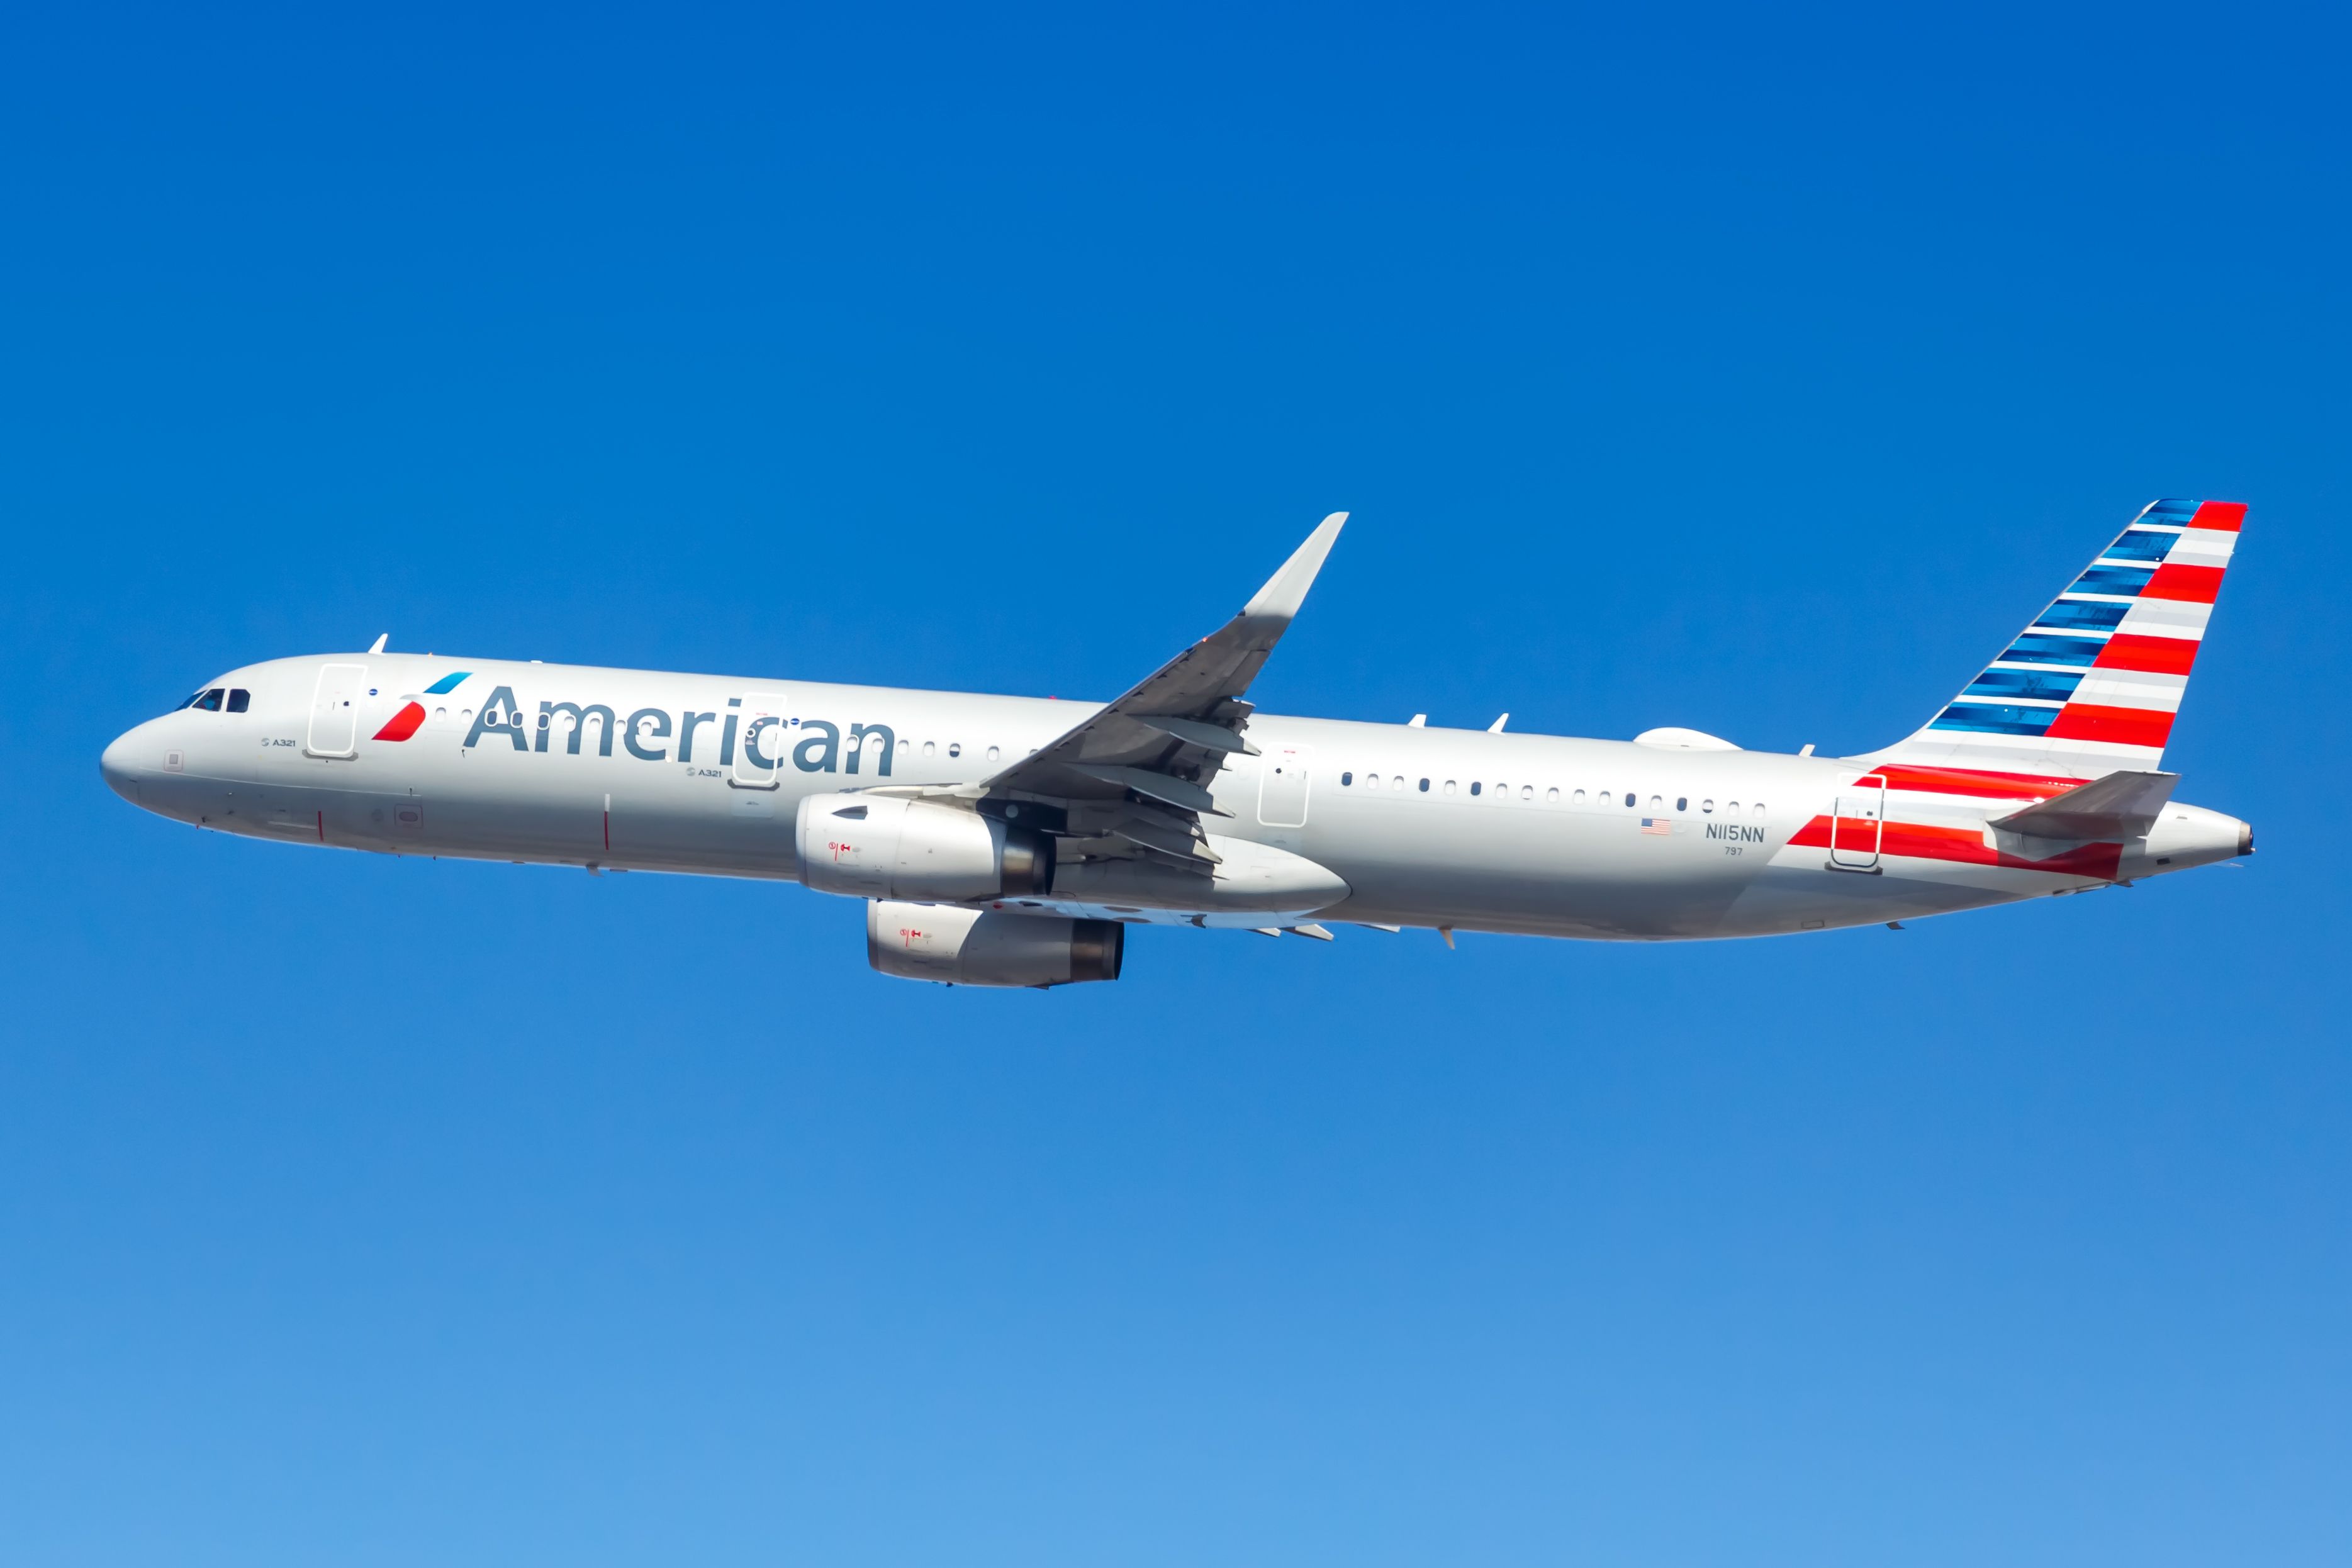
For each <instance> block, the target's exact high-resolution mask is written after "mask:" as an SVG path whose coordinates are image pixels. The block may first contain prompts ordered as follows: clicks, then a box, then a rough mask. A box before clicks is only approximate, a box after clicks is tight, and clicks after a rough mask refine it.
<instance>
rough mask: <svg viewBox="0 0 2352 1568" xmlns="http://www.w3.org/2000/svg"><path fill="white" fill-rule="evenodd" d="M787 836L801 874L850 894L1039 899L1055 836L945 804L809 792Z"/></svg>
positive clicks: (1050, 871) (824, 888) (1050, 870)
mask: <svg viewBox="0 0 2352 1568" xmlns="http://www.w3.org/2000/svg"><path fill="white" fill-rule="evenodd" d="M794 836H795V839H796V843H797V847H798V850H799V853H800V859H801V880H802V881H803V882H805V883H806V884H807V885H808V886H810V887H812V888H814V889H816V890H817V891H818V892H820V893H843V894H846V895H847V896H849V897H851V898H854V899H955V900H963V899H1001V898H1016V897H1042V896H1044V895H1045V893H1046V892H1048V891H1050V890H1051V889H1052V888H1053V885H1054V838H1053V836H1052V835H1051V834H1048V833H1040V832H1037V831H1035V830H1034V829H1031V828H1026V827H1008V826H1005V825H1004V824H1003V823H1002V822H1000V821H998V820H997V819H996V818H995V817H992V816H981V815H980V814H979V813H978V812H976V811H967V810H963V809H961V808H960V807H957V806H952V805H933V804H932V803H931V802H929V801H922V800H906V799H901V798H898V797H897V796H891V795H858V794H845V795H810V796H809V797H808V798H807V799H806V800H803V801H802V802H801V808H800V816H799V818H798V819H797V821H796V822H795V824H794Z"/></svg>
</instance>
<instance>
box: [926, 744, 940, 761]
mask: <svg viewBox="0 0 2352 1568" xmlns="http://www.w3.org/2000/svg"><path fill="white" fill-rule="evenodd" d="M939 749H940V743H939V742H937V741H926V742H923V755H925V756H927V757H928V756H930V755H932V754H934V753H935V752H938V751H939Z"/></svg>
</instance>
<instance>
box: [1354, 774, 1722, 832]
mask: <svg viewBox="0 0 2352 1568" xmlns="http://www.w3.org/2000/svg"><path fill="white" fill-rule="evenodd" d="M1339 787H1340V788H1341V789H1360V790H1363V791H1365V792H1367V793H1369V792H1370V791H1374V790H1379V789H1381V788H1386V789H1387V790H1388V791H1389V793H1390V794H1391V795H1397V794H1402V793H1404V792H1406V791H1408V790H1410V791H1412V792H1413V793H1415V794H1418V795H1427V794H1429V793H1430V781H1429V780H1427V779H1425V778H1424V779H1418V780H1416V779H1412V778H1409V777H1407V776H1406V775H1405V774H1403V773H1390V774H1388V775H1387V776H1386V778H1385V779H1383V777H1382V775H1381V774H1379V773H1366V774H1365V775H1364V779H1363V783H1362V784H1358V783H1357V782H1356V775H1355V773H1353V772H1352V771H1350V772H1347V773H1341V774H1340V775H1339ZM1460 788H1461V785H1460V784H1458V783H1457V782H1456V781H1454V780H1453V779H1447V780H1446V781H1445V782H1444V784H1442V785H1440V786H1439V787H1438V793H1440V794H1444V795H1453V794H1454V793H1455V792H1456V791H1457V790H1459V789H1460ZM1470 794H1471V795H1473V796H1487V797H1489V798H1492V799H1495V800H1508V799H1510V798H1511V786H1510V785H1509V784H1505V783H1501V782H1499V781H1498V782H1496V783H1494V784H1488V783H1487V782H1486V781H1485V780H1484V779H1473V780H1471V781H1470ZM1519 798H1520V799H1521V800H1533V799H1535V798H1536V786H1535V785H1534V784H1521V785H1519ZM1543 798H1544V800H1545V802H1546V803H1547V804H1549V805H1559V804H1560V803H1561V802H1562V801H1563V800H1565V801H1566V802H1567V803H1568V804H1569V805H1580V806H1587V807H1595V808H1604V809H1610V808H1615V807H1616V806H1617V805H1618V804H1619V802H1620V800H1621V799H1622V802H1623V809H1625V810H1628V811H1631V810H1632V809H1633V807H1634V806H1635V805H1638V804H1639V803H1640V799H1641V796H1640V793H1639V792H1638V791H1635V790H1630V789H1629V790H1627V791H1625V792H1624V793H1623V795H1622V796H1621V795H1619V793H1618V792H1617V791H1615V790H1607V789H1603V790H1594V791H1592V792H1591V793H1590V794H1589V795H1588V794H1587V793H1586V792H1585V791H1583V790H1570V791H1567V792H1565V793H1563V792H1562V791H1561V790H1560V788H1559V786H1558V785H1556V784H1554V785H1550V786H1548V787H1546V788H1545V790H1544V792H1543ZM1690 808H1691V803H1690V796H1688V795H1676V796H1675V804H1674V809H1675V811H1677V812H1685V811H1688V810H1689V809H1690ZM1649 809H1650V815H1651V816H1664V815H1665V814H1666V797H1665V796H1664V795H1652V796H1651V797H1650V806H1649ZM1698 809H1699V810H1700V812H1701V813H1703V814H1704V815H1706V816H1714V815H1715V813H1716V803H1715V797H1714V796H1712V795H1709V796H1707V797H1706V798H1705V799H1703V800H1701V801H1700V802H1699V803H1698ZM1740 809H1741V808H1740V804H1739V802H1738V801H1736V800H1727V801H1725V802H1724V803H1723V815H1724V816H1738V815H1739V813H1740ZM1747 810H1748V815H1749V816H1752V817H1754V818H1756V819H1757V820H1758V821H1759V822H1760V821H1761V820H1763V817H1764V803H1763V802H1762V801H1760V800H1759V801H1754V802H1751V803H1750V804H1749V805H1748V807H1747Z"/></svg>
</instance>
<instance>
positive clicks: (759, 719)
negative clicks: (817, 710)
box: [727, 691, 792, 789]
mask: <svg viewBox="0 0 2352 1568" xmlns="http://www.w3.org/2000/svg"><path fill="white" fill-rule="evenodd" d="M741 714H742V718H741V724H742V728H741V729H740V730H739V731H737V732H736V736H735V760H734V762H733V763H730V764H729V766H728V770H727V782H728V783H729V784H731V785H733V786H734V787H735V788H737V789H774V788H775V787H776V786H778V785H779V784H782V783H783V782H784V772H783V770H784V759H785V758H787V757H789V756H791V755H792V741H791V736H792V720H791V718H790V716H789V715H787V714H786V713H785V711H784V698H783V694H782V692H778V691H753V692H748V693H746V694H745V696H744V698H743V707H742V709H741Z"/></svg>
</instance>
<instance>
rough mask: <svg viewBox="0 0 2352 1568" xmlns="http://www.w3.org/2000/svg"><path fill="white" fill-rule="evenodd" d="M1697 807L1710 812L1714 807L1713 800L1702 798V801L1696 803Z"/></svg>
mask: <svg viewBox="0 0 2352 1568" xmlns="http://www.w3.org/2000/svg"><path fill="white" fill-rule="evenodd" d="M1698 808H1699V809H1700V810H1701V811H1706V812H1712V811H1713V810H1714V809H1715V802H1713V801H1711V800H1703V801H1700V802H1699V803H1698Z"/></svg>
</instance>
